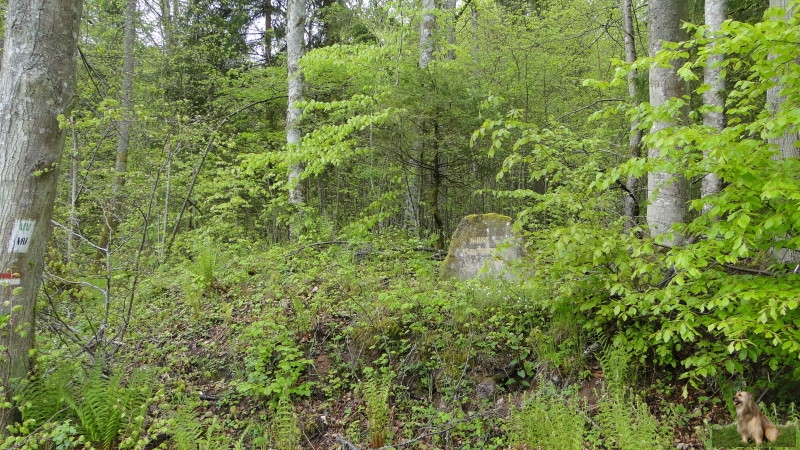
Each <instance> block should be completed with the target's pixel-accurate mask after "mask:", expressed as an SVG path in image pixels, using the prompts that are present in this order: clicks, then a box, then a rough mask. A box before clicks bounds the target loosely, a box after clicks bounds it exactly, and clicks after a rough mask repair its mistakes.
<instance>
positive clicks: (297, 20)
mask: <svg viewBox="0 0 800 450" xmlns="http://www.w3.org/2000/svg"><path fill="white" fill-rule="evenodd" d="M305 13H306V2H305V0H289V1H288V4H287V7H286V25H287V31H286V53H287V58H286V59H287V61H286V64H287V66H288V74H289V103H288V105H287V109H286V144H287V146H293V145H298V144H299V143H300V139H301V138H302V133H301V132H300V127H299V123H298V122H299V120H300V115H301V114H302V113H303V110H302V109H300V108H298V107H297V106H296V105H297V103H298V102H301V101H303V84H304V81H303V74H302V73H301V72H300V67H299V62H300V58H301V57H302V56H303V52H304V50H305V45H304V36H303V35H304V33H305V21H306V17H305ZM302 172H303V166H302V165H300V164H293V165H292V166H291V167H290V168H289V203H291V204H292V205H295V206H299V205H302V204H303V202H304V201H305V199H304V195H303V191H302V189H301V186H300V183H299V181H300V174H301V173H302Z"/></svg>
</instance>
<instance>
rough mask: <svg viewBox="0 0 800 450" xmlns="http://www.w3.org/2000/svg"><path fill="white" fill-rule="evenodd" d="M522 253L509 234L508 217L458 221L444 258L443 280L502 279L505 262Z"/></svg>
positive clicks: (470, 217)
mask: <svg viewBox="0 0 800 450" xmlns="http://www.w3.org/2000/svg"><path fill="white" fill-rule="evenodd" d="M523 254H524V249H523V248H522V245H521V242H520V240H519V238H518V237H516V236H514V234H513V233H512V231H511V218H510V217H508V216H503V215H500V214H474V215H470V216H466V217H464V218H463V219H461V222H460V223H459V224H458V227H457V228H456V231H455V232H454V233H453V238H452V240H451V241H450V248H449V249H448V251H447V257H446V258H445V260H444V262H443V263H442V268H441V271H440V277H441V278H442V279H456V280H468V279H470V278H475V277H478V276H482V275H484V276H505V275H504V274H503V272H504V271H505V269H506V267H507V263H508V262H509V261H511V260H514V259H517V258H520V257H521V256H522V255H523Z"/></svg>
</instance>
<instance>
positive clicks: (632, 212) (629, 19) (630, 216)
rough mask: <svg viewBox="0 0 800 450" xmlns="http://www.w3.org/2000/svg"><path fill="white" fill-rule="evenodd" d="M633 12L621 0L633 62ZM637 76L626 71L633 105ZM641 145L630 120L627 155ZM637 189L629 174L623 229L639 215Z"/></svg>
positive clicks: (636, 100) (639, 132) (629, 60)
mask: <svg viewBox="0 0 800 450" xmlns="http://www.w3.org/2000/svg"><path fill="white" fill-rule="evenodd" d="M633 23H634V12H633V5H631V0H622V29H623V36H624V42H625V62H627V63H628V64H633V63H634V62H635V61H636V41H635V39H634V34H633ZM637 76H638V74H637V72H636V71H635V70H631V71H630V72H629V73H628V97H629V98H630V101H631V104H632V105H633V106H634V107H635V106H636V105H638V103H639V87H638V86H637V84H636V77H637ZM641 147H642V130H640V129H639V123H638V122H636V121H632V122H631V129H630V135H629V136H628V156H629V157H631V158H638V157H639V156H640V153H641ZM638 189H639V178H638V177H636V176H633V175H629V176H628V179H627V180H626V181H625V191H626V193H625V197H624V198H623V200H622V214H623V215H624V216H625V217H626V219H625V229H630V228H633V227H635V226H636V218H637V217H638V216H639V201H638V199H637V198H636V191H637V190H638Z"/></svg>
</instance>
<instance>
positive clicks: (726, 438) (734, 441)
mask: <svg viewBox="0 0 800 450" xmlns="http://www.w3.org/2000/svg"><path fill="white" fill-rule="evenodd" d="M778 430H780V432H781V435H780V436H778V440H777V441H775V442H765V443H763V444H760V445H756V444H754V443H753V441H752V440H751V441H750V443H748V444H747V445H743V444H742V438H741V436H739V433H737V432H736V424H731V425H726V426H724V427H723V426H718V425H717V426H713V427H711V446H710V448H715V449H722V448H796V447H797V427H796V426H794V425H778Z"/></svg>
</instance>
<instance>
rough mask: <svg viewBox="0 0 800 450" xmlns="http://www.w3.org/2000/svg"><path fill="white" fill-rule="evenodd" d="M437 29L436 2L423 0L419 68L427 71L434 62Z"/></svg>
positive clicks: (434, 0)
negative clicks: (434, 32) (435, 31)
mask: <svg viewBox="0 0 800 450" xmlns="http://www.w3.org/2000/svg"><path fill="white" fill-rule="evenodd" d="M435 29H436V0H422V20H421V21H420V25H419V68H420V69H427V68H428V64H430V62H431V60H433V31H434V30H435Z"/></svg>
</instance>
